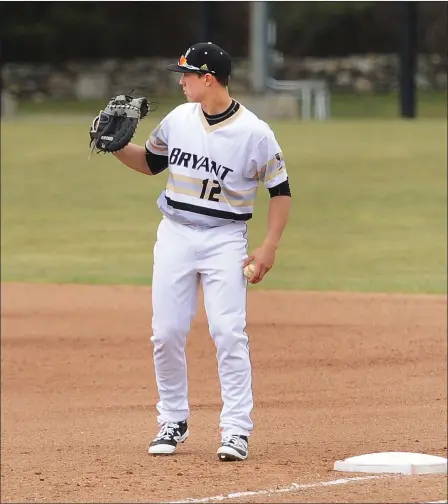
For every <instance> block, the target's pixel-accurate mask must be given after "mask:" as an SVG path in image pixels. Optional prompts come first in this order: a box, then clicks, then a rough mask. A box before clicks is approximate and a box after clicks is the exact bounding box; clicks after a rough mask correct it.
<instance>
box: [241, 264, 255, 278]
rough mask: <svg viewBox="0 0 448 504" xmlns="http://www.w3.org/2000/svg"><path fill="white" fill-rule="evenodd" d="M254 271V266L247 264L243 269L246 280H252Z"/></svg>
mask: <svg viewBox="0 0 448 504" xmlns="http://www.w3.org/2000/svg"><path fill="white" fill-rule="evenodd" d="M254 271H255V266H254V265H253V264H248V265H247V266H245V267H244V270H243V273H244V276H245V277H246V278H252V276H253V274H254Z"/></svg>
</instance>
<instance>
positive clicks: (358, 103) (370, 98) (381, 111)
mask: <svg viewBox="0 0 448 504" xmlns="http://www.w3.org/2000/svg"><path fill="white" fill-rule="evenodd" d="M150 99H151V101H153V102H155V103H156V104H157V108H156V110H155V113H154V115H155V116H156V117H162V116H163V115H165V114H167V113H168V112H169V111H170V110H171V109H172V108H173V107H174V106H176V105H178V104H179V103H181V102H182V101H183V97H182V96H180V95H175V96H164V97H159V96H150ZM102 107H104V100H86V101H82V102H80V101H77V100H72V101H67V100H63V101H59V100H44V101H42V102H32V101H24V102H20V103H19V113H20V114H23V115H34V114H56V115H66V114H92V111H97V110H100V109H101V108H102ZM416 108H417V114H418V117H419V118H422V119H429V118H446V115H447V100H446V93H441V92H431V93H428V92H424V91H419V92H418V93H417V107H416ZM399 113H400V105H399V97H398V94H397V93H387V94H386V93H385V94H358V95H357V94H355V93H339V94H338V93H333V94H332V96H331V116H332V118H335V119H350V118H352V119H359V120H361V119H371V118H381V119H386V118H392V119H394V118H397V117H398V116H399Z"/></svg>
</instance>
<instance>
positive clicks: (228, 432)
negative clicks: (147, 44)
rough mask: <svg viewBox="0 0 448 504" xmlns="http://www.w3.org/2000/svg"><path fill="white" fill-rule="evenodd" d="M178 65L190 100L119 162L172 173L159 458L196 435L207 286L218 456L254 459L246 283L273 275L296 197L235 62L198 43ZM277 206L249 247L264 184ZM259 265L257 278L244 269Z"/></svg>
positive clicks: (159, 274)
mask: <svg viewBox="0 0 448 504" xmlns="http://www.w3.org/2000/svg"><path fill="white" fill-rule="evenodd" d="M168 70H171V71H173V72H179V73H181V76H180V80H179V84H180V86H181V88H182V90H183V93H184V95H185V97H186V99H187V103H185V104H182V105H180V106H178V107H177V108H175V109H174V110H173V111H171V112H170V113H169V114H168V115H167V116H166V117H165V118H164V119H163V120H162V121H161V122H160V124H159V125H158V126H157V127H156V128H155V130H154V131H153V132H152V133H151V134H150V136H149V139H148V140H147V142H146V145H145V146H144V147H143V146H138V145H136V144H132V143H130V144H128V145H127V146H126V147H125V148H124V149H122V150H120V151H118V152H116V153H115V154H114V155H115V156H116V157H117V158H118V159H119V160H120V161H121V162H122V163H124V164H125V165H127V166H128V167H130V168H132V169H134V170H137V171H139V172H141V173H144V174H146V175H156V174H159V173H161V172H162V171H164V170H166V169H168V181H167V185H166V189H165V190H164V191H163V192H162V194H161V195H160V197H159V199H158V201H157V204H158V207H159V209H160V211H161V213H162V215H163V217H162V220H161V222H160V225H159V227H158V230H157V241H156V244H155V247H154V270H153V283H152V303H153V318H152V331H153V335H152V337H151V341H152V343H153V350H154V367H155V374H156V381H157V387H158V392H159V398H160V400H159V402H158V404H157V410H158V413H159V415H158V417H157V420H158V423H159V428H160V430H159V432H158V434H157V435H156V437H155V438H154V440H153V441H152V442H151V443H150V445H149V449H148V451H149V453H150V454H153V455H161V454H164V455H168V454H172V453H174V452H175V450H176V448H177V446H178V444H179V443H183V442H184V441H185V440H186V439H187V438H188V436H189V430H188V426H187V420H188V418H189V415H190V409H189V405H188V397H187V365H186V358H185V346H186V338H187V334H188V332H189V330H190V323H191V321H192V319H193V317H194V315H195V313H196V308H197V298H198V290H199V286H200V284H202V288H203V292H204V301H205V309H206V313H207V318H208V322H209V330H210V334H211V336H212V338H213V340H214V343H215V345H216V349H217V360H218V371H219V379H220V384H221V396H222V401H223V407H222V411H221V417H220V424H219V425H220V428H221V445H220V447H219V448H218V452H217V453H218V457H219V459H220V460H228V461H237V460H244V459H246V458H247V456H248V438H249V436H250V434H251V431H252V429H253V423H252V420H251V411H252V407H253V397H252V370H251V361H250V358H249V343H248V336H247V334H246V332H245V328H246V291H247V283H248V282H249V283H251V284H256V283H258V282H260V281H261V280H262V279H263V277H264V276H265V275H266V273H267V272H268V271H269V270H270V269H271V268H272V266H273V264H274V260H275V253H276V249H277V247H278V245H279V241H280V238H281V235H282V233H283V230H284V228H285V226H286V223H287V219H288V215H289V211H290V202H291V198H290V196H291V192H290V187H289V183H288V175H287V171H286V167H285V162H284V159H283V155H282V151H281V148H280V146H279V144H278V143H277V141H276V139H275V136H274V133H273V132H272V130H271V129H270V127H269V126H268V125H267V124H266V123H265V122H263V121H261V120H260V119H258V118H257V117H256V116H255V115H254V114H253V113H252V112H250V111H249V110H247V109H246V108H245V107H244V106H243V105H242V104H240V103H238V102H237V101H236V100H233V99H232V98H231V97H230V95H229V92H228V82H229V77H230V73H231V59H230V56H229V55H228V54H227V52H226V51H224V50H223V49H221V48H220V47H218V46H217V45H215V44H212V43H211V42H208V43H199V44H195V45H193V46H192V47H190V48H189V49H188V51H187V52H186V53H185V54H184V55H183V56H181V58H180V59H179V61H178V63H177V64H174V65H170V66H169V67H168ZM260 182H262V183H263V184H264V186H265V187H266V188H267V189H268V190H269V193H270V196H271V199H270V206H269V215H268V225H267V233H266V237H265V240H264V241H263V243H262V244H261V245H260V247H259V248H257V249H256V250H255V251H253V252H252V253H251V254H250V255H248V252H247V224H246V223H247V221H248V220H249V219H250V218H251V217H252V214H253V211H254V202H255V196H256V193H257V188H258V185H259V183H260ZM249 265H251V267H252V276H251V277H250V279H249V280H247V279H246V277H245V276H244V274H243V268H245V267H247V266H249Z"/></svg>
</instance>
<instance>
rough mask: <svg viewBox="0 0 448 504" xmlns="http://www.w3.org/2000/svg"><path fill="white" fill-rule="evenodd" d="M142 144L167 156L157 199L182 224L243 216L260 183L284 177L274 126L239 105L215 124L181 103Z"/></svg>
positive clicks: (211, 223) (274, 183)
mask: <svg viewBox="0 0 448 504" xmlns="http://www.w3.org/2000/svg"><path fill="white" fill-rule="evenodd" d="M146 147H147V149H148V150H149V151H150V152H152V153H154V154H158V155H165V156H168V171H169V175H168V181H167V185H166V188H165V190H164V191H163V192H162V194H161V195H160V197H159V199H158V200H157V205H158V207H159V209H160V211H161V212H162V214H164V215H166V216H167V217H170V218H172V219H173V220H176V221H177V222H180V223H183V224H190V225H197V226H207V227H208V226H210V227H213V226H221V225H224V224H228V223H229V222H234V221H247V220H249V219H250V218H251V217H252V214H253V210H254V203H255V197H256V194H257V189H258V186H259V183H260V182H262V183H263V184H264V186H265V187H266V188H267V189H269V188H272V187H275V186H277V185H279V184H281V183H282V182H285V181H286V180H287V178H288V174H287V171H286V165H285V161H284V158H283V154H282V151H281V148H280V146H279V144H278V143H277V140H276V138H275V135H274V133H273V131H272V130H271V128H270V127H269V125H268V124H267V123H265V122H264V121H262V120H260V119H259V118H258V117H257V116H256V115H255V114H253V113H252V112H250V111H249V110H248V109H247V108H245V107H244V106H242V105H241V106H240V108H239V110H238V111H237V112H236V113H235V114H234V115H232V116H231V117H229V118H228V119H225V120H223V121H222V122H219V123H218V124H215V125H213V126H210V125H209V124H208V122H207V120H206V118H205V116H204V113H203V111H202V107H201V105H200V104H199V103H185V104H183V105H180V106H178V107H177V108H175V109H174V110H173V111H172V112H170V113H169V114H168V115H167V116H166V117H165V118H164V119H163V120H162V121H161V122H160V124H159V125H158V126H157V127H156V128H155V129H154V131H153V132H152V133H151V135H150V136H149V138H148V140H147V142H146Z"/></svg>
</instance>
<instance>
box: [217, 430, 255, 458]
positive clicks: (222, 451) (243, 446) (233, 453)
mask: <svg viewBox="0 0 448 504" xmlns="http://www.w3.org/2000/svg"><path fill="white" fill-rule="evenodd" d="M248 451H249V450H248V438H247V436H238V435H236V434H234V435H232V436H229V437H227V438H225V439H223V441H222V444H221V446H220V447H219V448H218V452H217V453H218V458H219V460H221V461H223V462H236V461H238V460H246V459H247V455H248Z"/></svg>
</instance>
